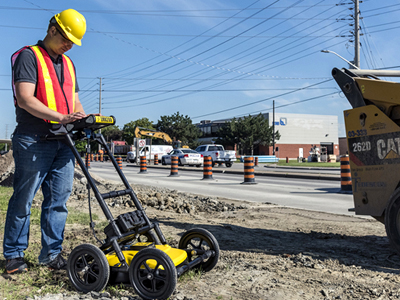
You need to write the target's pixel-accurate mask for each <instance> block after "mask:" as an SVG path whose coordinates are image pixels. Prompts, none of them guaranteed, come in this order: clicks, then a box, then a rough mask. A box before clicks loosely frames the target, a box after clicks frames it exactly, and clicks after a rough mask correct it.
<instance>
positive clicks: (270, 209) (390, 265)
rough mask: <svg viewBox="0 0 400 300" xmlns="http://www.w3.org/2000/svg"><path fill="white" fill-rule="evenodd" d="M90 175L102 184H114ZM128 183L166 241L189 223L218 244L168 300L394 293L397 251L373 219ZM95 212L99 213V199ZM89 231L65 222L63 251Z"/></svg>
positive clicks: (75, 200) (119, 203)
mask: <svg viewBox="0 0 400 300" xmlns="http://www.w3.org/2000/svg"><path fill="white" fill-rule="evenodd" d="M96 179H97V180H98V183H99V184H100V185H101V186H102V188H106V189H111V190H113V189H118V187H116V186H114V185H113V183H110V182H103V181H101V179H100V178H96ZM84 183H85V180H84V179H82V178H81V176H80V175H79V174H78V176H77V179H76V184H75V186H76V188H75V190H74V192H73V196H72V197H71V199H70V201H69V207H71V208H72V207H74V208H78V209H80V210H82V211H85V210H87V208H88V207H87V202H88V201H87V199H86V198H85V195H84V194H85V191H84V190H83V188H82V186H84ZM80 185H81V187H79V186H80ZM133 188H134V190H135V191H137V193H138V194H139V196H140V197H139V199H140V200H141V202H142V203H143V205H144V206H145V207H146V212H147V214H148V216H149V218H150V219H152V220H153V221H157V222H159V223H160V226H161V229H162V231H163V233H164V235H165V237H166V238H167V240H168V242H169V244H170V245H171V246H177V245H178V242H179V239H180V236H181V235H182V234H183V233H184V232H185V231H187V230H188V229H191V228H194V227H201V228H204V229H207V230H208V231H210V232H211V233H212V234H213V235H214V236H215V237H216V239H217V240H218V243H219V246H220V248H221V255H220V259H219V262H218V264H217V265H216V267H215V268H214V269H213V270H211V271H210V272H207V273H203V274H202V275H201V276H199V277H194V278H186V279H184V280H179V281H178V284H177V288H176V291H175V293H174V294H173V296H172V297H171V300H189V299H191V300H195V299H196V300H210V299H226V300H231V299H232V300H253V299H254V300H255V299H263V300H264V299H274V300H275V299H399V298H400V276H399V268H400V257H399V256H398V255H397V254H396V253H395V252H394V250H393V249H392V248H391V246H390V245H389V241H388V239H387V237H386V233H385V229H384V226H383V225H382V224H381V223H379V222H378V221H375V220H373V219H368V218H358V217H350V216H340V215H333V214H328V213H320V212H314V211H307V210H299V209H292V208H288V207H282V206H277V205H271V204H268V203H259V204H257V203H250V202H245V201H235V200H229V199H221V198H213V199H210V198H208V197H203V196H201V195H191V194H183V193H179V192H177V191H170V190H166V189H157V188H155V187H154V188H149V187H143V186H133ZM185 199H186V200H185ZM108 204H109V205H110V206H111V211H112V213H113V215H114V216H118V215H119V214H121V213H125V212H128V211H130V210H132V208H131V205H130V203H129V200H126V199H123V198H121V199H116V200H115V201H114V200H113V202H109V203H108ZM93 210H94V212H95V213H96V214H98V215H99V216H102V214H101V212H100V210H99V206H98V205H97V204H94V205H93ZM90 234H91V233H90V230H89V229H88V228H87V229H85V230H82V228H75V227H74V226H73V225H69V226H67V228H66V242H65V244H66V247H65V251H66V253H68V252H69V251H71V249H70V248H69V245H72V244H76V243H77V242H79V241H82V242H87V239H88V235H90ZM72 240H73V241H74V242H73V243H72V242H71V241H72Z"/></svg>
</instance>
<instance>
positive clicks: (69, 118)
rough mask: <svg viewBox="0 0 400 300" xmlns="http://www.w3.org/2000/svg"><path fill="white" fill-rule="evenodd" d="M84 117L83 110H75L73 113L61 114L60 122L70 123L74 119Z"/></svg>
mask: <svg viewBox="0 0 400 300" xmlns="http://www.w3.org/2000/svg"><path fill="white" fill-rule="evenodd" d="M84 117H86V114H85V113H84V112H81V111H77V112H74V113H72V114H69V115H63V116H62V119H61V121H60V123H61V124H68V123H72V122H74V121H76V120H79V119H82V118H84Z"/></svg>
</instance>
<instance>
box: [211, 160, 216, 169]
mask: <svg viewBox="0 0 400 300" xmlns="http://www.w3.org/2000/svg"><path fill="white" fill-rule="evenodd" d="M211 166H212V167H213V168H214V167H215V162H214V161H213V160H211Z"/></svg>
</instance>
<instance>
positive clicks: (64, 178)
mask: <svg viewBox="0 0 400 300" xmlns="http://www.w3.org/2000/svg"><path fill="white" fill-rule="evenodd" d="M12 145H13V156H14V162H15V173H14V183H13V187H14V193H13V195H12V196H11V199H10V201H9V204H8V210H7V217H6V224H5V228H4V241H3V252H4V257H5V258H6V259H12V258H17V257H23V256H24V253H23V251H24V250H26V249H27V248H28V241H29V224H30V215H31V206H32V200H33V198H34V196H35V194H36V192H37V191H38V190H39V188H40V186H41V187H42V193H43V198H44V199H43V203H42V213H41V218H40V227H41V233H42V239H41V242H42V250H41V252H40V255H39V263H42V264H46V263H48V262H50V261H52V260H53V259H54V258H55V257H56V256H57V255H58V254H59V253H60V252H61V250H62V246H61V244H62V242H63V239H64V228H65V222H66V219H67V215H68V210H67V206H66V203H67V200H68V198H69V196H70V194H71V190H72V183H73V178H74V165H75V158H74V155H73V153H72V151H71V149H70V148H69V147H68V146H67V145H66V144H64V143H62V142H60V141H42V140H40V137H39V136H37V135H26V134H18V133H17V134H14V136H13V138H12Z"/></svg>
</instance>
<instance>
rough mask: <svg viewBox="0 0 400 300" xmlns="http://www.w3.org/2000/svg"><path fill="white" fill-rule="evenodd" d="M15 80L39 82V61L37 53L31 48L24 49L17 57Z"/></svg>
mask: <svg viewBox="0 0 400 300" xmlns="http://www.w3.org/2000/svg"><path fill="white" fill-rule="evenodd" d="M13 73H14V83H15V82H31V83H34V84H36V82H37V62H36V57H35V54H34V53H33V51H32V50H31V49H25V50H23V51H22V52H21V53H20V54H19V55H18V57H17V59H16V61H15V64H14V67H13Z"/></svg>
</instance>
